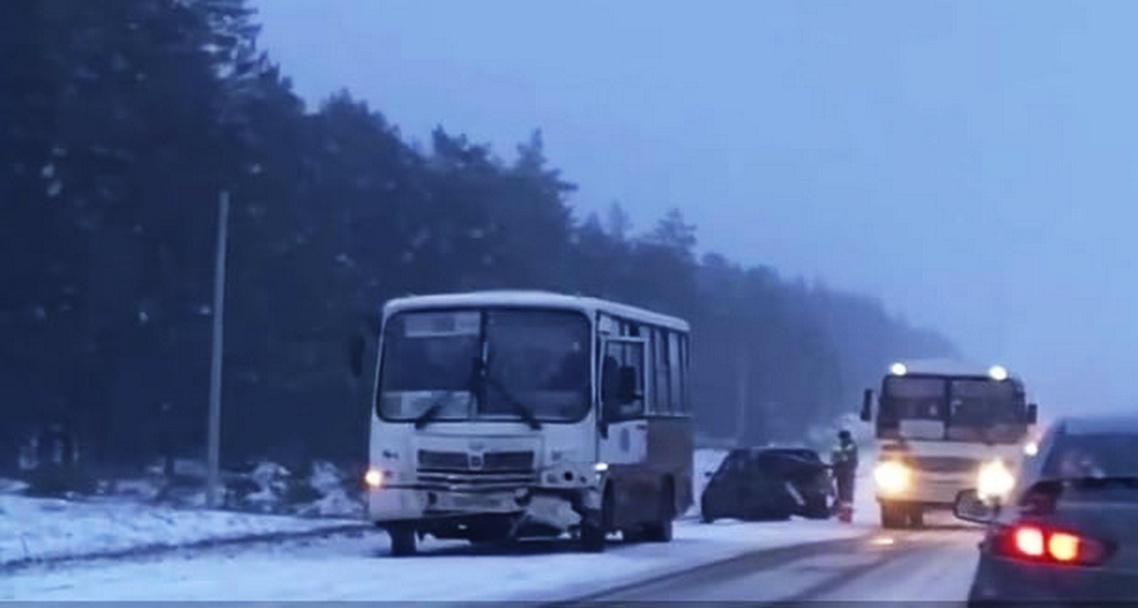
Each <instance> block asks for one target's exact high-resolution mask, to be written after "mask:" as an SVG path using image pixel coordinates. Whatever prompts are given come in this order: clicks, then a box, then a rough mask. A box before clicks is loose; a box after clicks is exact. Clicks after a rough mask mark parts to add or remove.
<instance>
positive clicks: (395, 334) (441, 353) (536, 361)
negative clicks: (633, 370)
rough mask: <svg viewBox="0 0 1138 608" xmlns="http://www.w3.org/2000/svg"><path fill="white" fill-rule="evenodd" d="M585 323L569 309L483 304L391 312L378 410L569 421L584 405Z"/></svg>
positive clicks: (404, 415)
mask: <svg viewBox="0 0 1138 608" xmlns="http://www.w3.org/2000/svg"><path fill="white" fill-rule="evenodd" d="M589 344H590V327H589V321H588V319H587V317H585V316H584V315H582V314H580V313H577V312H572V311H556V310H522V309H486V310H475V309H467V310H459V311H453V310H448V311H420V312H405V313H399V314H396V315H393V316H392V317H391V318H390V319H389V320H388V322H387V324H386V326H385V328H384V336H383V353H382V362H381V365H380V378H379V391H378V394H377V410H378V413H379V416H380V417H381V418H383V419H385V420H390V421H410V420H415V419H416V418H418V417H419V416H421V415H423V413H424V412H426V411H427V410H428V409H430V408H435V409H436V410H437V411H436V412H434V415H433V416H432V420H435V421H452V422H453V421H463V420H473V419H478V420H516V419H518V418H519V412H518V409H517V408H518V406H519V405H520V406H522V407H524V408H525V409H526V410H528V411H529V413H531V414H532V415H533V417H534V418H535V419H537V420H539V421H542V422H574V421H577V420H580V419H582V418H584V416H585V415H586V414H587V413H588V411H589V405H590V401H591V400H590V394H591V392H590V379H591V374H590V365H589V362H590V349H589Z"/></svg>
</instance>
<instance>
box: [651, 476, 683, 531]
mask: <svg viewBox="0 0 1138 608" xmlns="http://www.w3.org/2000/svg"><path fill="white" fill-rule="evenodd" d="M659 501H660V506H659V507H658V511H659V513H658V515H659V517H660V521H656V522H653V523H650V524H648V526H647V527H646V528H645V530H644V538H645V540H647V541H648V542H653V543H670V542H672V520H674V519H675V511H676V491H675V483H674V482H673V481H672V478H671V477H669V478H667V479H665V480H664V483H663V484H662V487H661V488H660V496H659Z"/></svg>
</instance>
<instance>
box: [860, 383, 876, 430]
mask: <svg viewBox="0 0 1138 608" xmlns="http://www.w3.org/2000/svg"><path fill="white" fill-rule="evenodd" d="M870 420H873V389H871V388H867V389H865V392H864V393H862V395H861V421H862V422H869V421H870Z"/></svg>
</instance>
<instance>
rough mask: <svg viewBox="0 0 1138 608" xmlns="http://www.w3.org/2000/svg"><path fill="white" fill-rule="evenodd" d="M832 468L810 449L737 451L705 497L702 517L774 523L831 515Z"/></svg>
mask: <svg viewBox="0 0 1138 608" xmlns="http://www.w3.org/2000/svg"><path fill="white" fill-rule="evenodd" d="M829 469H830V467H829V466H828V465H826V464H825V463H824V462H822V459H821V458H820V457H819V456H818V453H817V452H815V451H814V450H811V449H807V448H740V449H735V450H732V451H731V452H730V453H729V454H728V455H727V457H726V458H724V459H723V462H722V463H720V465H719V468H718V469H716V471H715V472H714V473H708V474H707V475H709V476H710V480H709V481H708V484H707V487H706V488H705V489H704V491H703V496H702V497H701V498H700V513H701V515H700V516H701V518H702V519H703V521H704V522H706V523H711V522H714V521H715V520H716V519H724V518H731V519H742V520H750V521H762V520H766V521H771V520H784V519H789V518H790V517H791V516H793V515H798V516H801V517H807V518H811V519H827V518H829V517H830V497H831V495H832V484H831V482H830V472H829Z"/></svg>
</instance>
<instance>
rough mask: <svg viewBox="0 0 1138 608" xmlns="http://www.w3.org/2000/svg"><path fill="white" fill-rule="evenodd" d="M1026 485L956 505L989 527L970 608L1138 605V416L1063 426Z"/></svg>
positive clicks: (1049, 438) (1076, 420)
mask: <svg viewBox="0 0 1138 608" xmlns="http://www.w3.org/2000/svg"><path fill="white" fill-rule="evenodd" d="M1017 477H1018V479H1017V480H1016V485H1015V488H1013V490H1012V492H1011V493H1010V494H1009V495H1007V496H1006V497H990V496H980V495H978V494H977V492H976V491H975V490H965V491H964V492H961V493H960V495H959V496H957V500H956V505H955V508H954V512H955V514H956V516H957V517H958V518H960V519H963V520H965V521H971V522H975V523H982V524H984V525H985V526H986V530H985V534H984V540H983V541H982V542H981V543H980V560H979V563H978V565H977V567H976V575H975V578H974V580H973V583H972V587H971V590H970V592H969V605H970V606H984V605H989V604H992V603H995V604H996V605H999V604H1002V603H1003V602H1016V603H1019V602H1024V603H1025V604H1024V605H1032V606H1057V605H1086V604H1087V603H1097V602H1138V415H1133V416H1131V415H1126V416H1110V417H1089V416H1086V417H1070V418H1064V419H1061V420H1059V421H1057V422H1056V423H1055V424H1054V425H1053V426H1052V427H1051V428H1049V429H1048V430H1047V432H1046V433H1045V434H1044V435H1043V437H1042V438H1041V440H1040V441H1039V443H1038V450H1037V451H1036V452H1035V454H1033V455H1030V456H1028V457H1026V458H1025V459H1024V461H1023V463H1022V465H1021V466H1020V468H1019V471H1018V475H1017Z"/></svg>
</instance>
